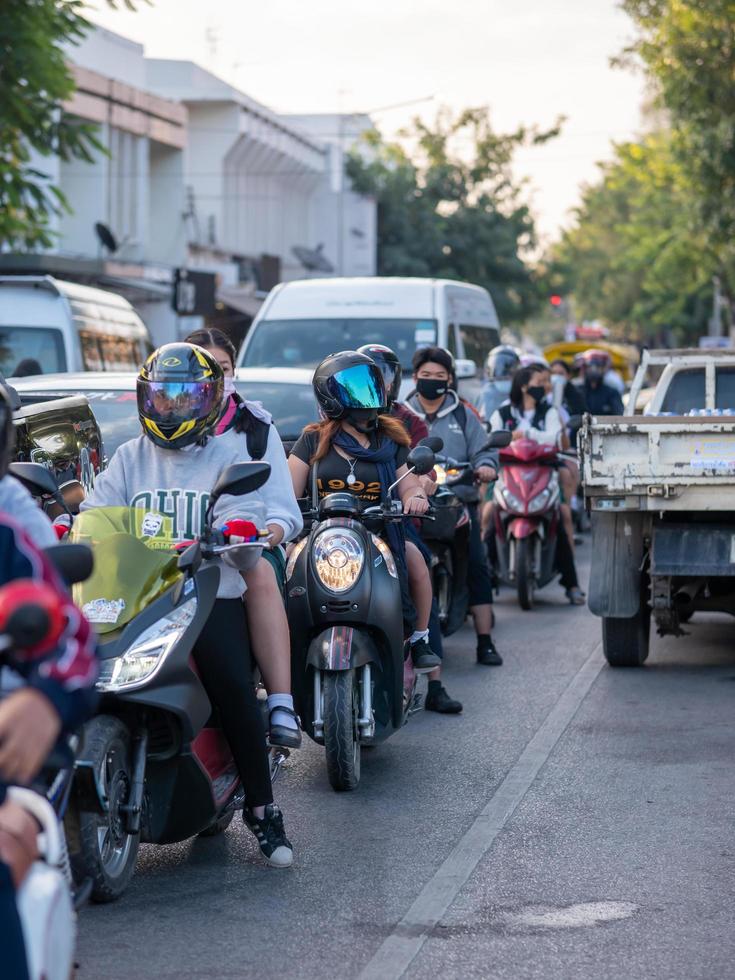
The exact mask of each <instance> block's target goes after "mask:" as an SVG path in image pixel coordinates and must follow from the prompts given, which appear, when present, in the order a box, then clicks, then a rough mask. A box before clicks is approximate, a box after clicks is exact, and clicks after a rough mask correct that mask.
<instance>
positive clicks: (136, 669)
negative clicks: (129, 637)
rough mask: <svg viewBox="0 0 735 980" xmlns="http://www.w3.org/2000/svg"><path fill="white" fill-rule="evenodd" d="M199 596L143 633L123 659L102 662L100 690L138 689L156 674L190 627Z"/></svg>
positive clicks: (192, 598) (98, 686)
mask: <svg viewBox="0 0 735 980" xmlns="http://www.w3.org/2000/svg"><path fill="white" fill-rule="evenodd" d="M196 610H197V600H196V596H192V597H191V599H187V601H186V602H185V603H183V604H182V605H181V606H178V608H176V609H173V610H172V611H171V612H170V613H168V614H167V615H166V616H164V617H163V618H162V619H159V620H158V622H156V623H154V624H153V625H152V626H149V627H148V629H147V630H143V632H142V633H141V634H140V636H138V637H136V639H135V641H134V643H133V645H132V646H131V647H129V648H128V649H127V650H126V651H125V653H124V654H123V655H122V656H121V657H115V658H114V659H111V660H103V661H102V663H101V665H100V673H99V678H98V680H97V688H98V690H100V691H119V690H120V689H121V688H131V687H139V686H140V685H141V684H144V683H145V682H146V681H148V680H150V678H151V677H152V676H153V675H154V674H155V673H156V671H157V670H158V668H159V667H160V666H161V664H162V663H163V661H164V660H165V659H166V657H167V656H168V654H169V653H170V651H171V650H172V649H173V647H174V646H175V645H176V644H177V643H178V642H179V640H180V639H181V637H182V636H183V635H184V633H185V632H186V630H187V629H188V628H189V626H190V625H191V622H192V620H193V619H194V616H195V614H196Z"/></svg>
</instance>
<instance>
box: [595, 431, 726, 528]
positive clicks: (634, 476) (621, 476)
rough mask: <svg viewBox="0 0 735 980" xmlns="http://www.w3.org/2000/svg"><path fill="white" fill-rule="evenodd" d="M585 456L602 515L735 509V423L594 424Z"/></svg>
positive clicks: (596, 505)
mask: <svg viewBox="0 0 735 980" xmlns="http://www.w3.org/2000/svg"><path fill="white" fill-rule="evenodd" d="M580 449H581V453H582V464H583V465H582V470H583V477H584V486H585V493H586V494H587V495H588V496H589V497H591V498H593V500H592V506H593V508H595V509H603V507H602V506H600V505H602V503H603V502H602V501H598V502H597V503H596V502H595V500H594V498H595V497H601V496H604V495H605V494H612V495H613V498H615V497H621V496H622V497H624V496H625V495H626V494H627V495H629V496H630V499H629V500H628V501H627V506H626V503H625V502H624V501H623V500H621V501H620V507H619V508H618V506H617V505H616V504H615V500H614V499H611V501H610V509H639V508H642V509H650V510H667V509H674V510H683V509H686V508H690V507H691V508H695V509H702V510H735V417H732V416H703V417H700V416H697V417H693V418H692V417H689V416H686V417H680V416H676V417H653V416H652V417H647V416H627V417H622V416H621V417H618V416H615V417H608V418H597V417H594V418H588V419H587V420H586V422H585V425H584V428H583V429H582V430H581V432H580ZM636 497H637V498H638V500H637V501H636V499H635V498H636ZM641 497H645V498H647V503H644V502H642V501H641V500H640V498H641Z"/></svg>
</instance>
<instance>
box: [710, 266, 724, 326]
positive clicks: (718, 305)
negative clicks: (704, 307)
mask: <svg viewBox="0 0 735 980" xmlns="http://www.w3.org/2000/svg"><path fill="white" fill-rule="evenodd" d="M708 328H709V336H710V337H721V336H722V288H721V283H720V277H719V276H712V316H711V317H710V319H709V324H708Z"/></svg>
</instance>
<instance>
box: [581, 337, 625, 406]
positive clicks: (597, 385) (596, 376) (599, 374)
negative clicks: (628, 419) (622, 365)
mask: <svg viewBox="0 0 735 980" xmlns="http://www.w3.org/2000/svg"><path fill="white" fill-rule="evenodd" d="M611 367H612V360H611V358H610V355H609V354H608V353H607V351H604V350H595V349H594V348H593V349H591V350H586V351H585V352H584V354H582V357H581V369H582V373H583V376H584V384H583V386H582V394H583V396H584V403H585V408H586V410H587V411H588V412H589V413H590V414H591V415H622V414H623V412H624V411H625V408H624V406H623V399H622V398H621V397H620V392H619V391H617V390H616V389H615V388H613V387H611V385H609V384H607V383H606V382H605V375H606V374H607V373H608V371H609V370H610V368H611Z"/></svg>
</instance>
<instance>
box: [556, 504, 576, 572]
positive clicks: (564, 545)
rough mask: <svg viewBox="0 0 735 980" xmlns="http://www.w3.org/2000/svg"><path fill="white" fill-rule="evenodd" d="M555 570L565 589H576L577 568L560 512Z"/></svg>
mask: <svg viewBox="0 0 735 980" xmlns="http://www.w3.org/2000/svg"><path fill="white" fill-rule="evenodd" d="M556 570H557V571H558V572H559V574H560V576H561V578H560V582H561V584H562V586H563V587H564V588H565V589H576V588H577V587H578V586H579V582H578V580H577V569H576V567H575V565H574V552H573V551H572V546H571V544H570V542H569V538H568V536H567V530H566V528H565V527H564V522H563V521H562V519H561V514H560V515H559V524H558V526H557V529H556Z"/></svg>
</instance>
